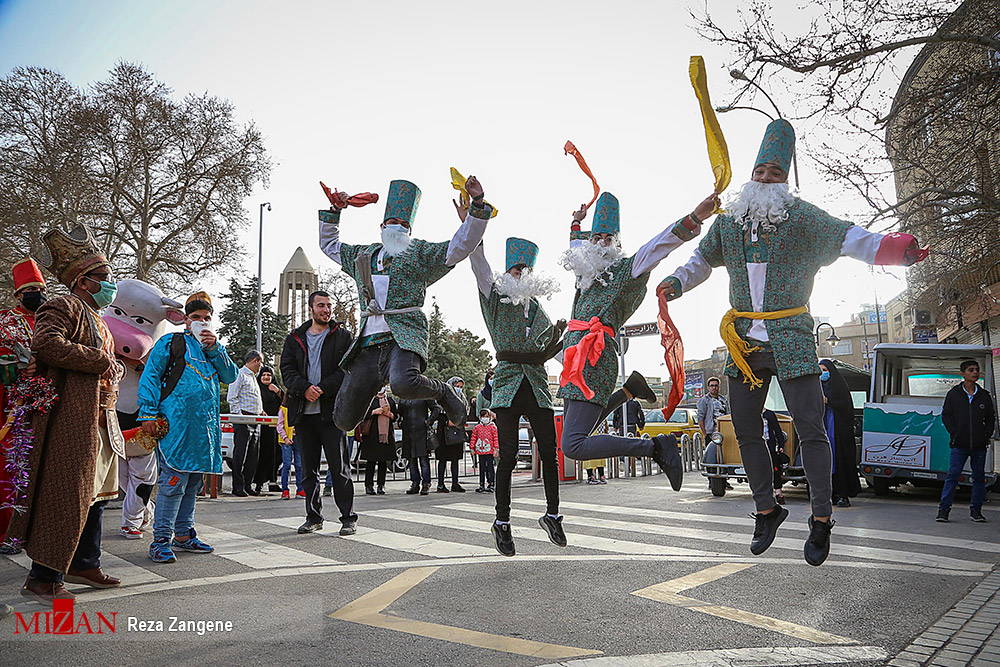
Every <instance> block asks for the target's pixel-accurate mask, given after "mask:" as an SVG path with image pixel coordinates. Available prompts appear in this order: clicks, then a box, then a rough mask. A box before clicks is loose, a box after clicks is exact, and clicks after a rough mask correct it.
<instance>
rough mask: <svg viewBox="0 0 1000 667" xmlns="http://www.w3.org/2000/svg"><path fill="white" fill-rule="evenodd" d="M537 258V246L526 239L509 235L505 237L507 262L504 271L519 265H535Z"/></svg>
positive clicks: (532, 266)
mask: <svg viewBox="0 0 1000 667" xmlns="http://www.w3.org/2000/svg"><path fill="white" fill-rule="evenodd" d="M537 258H538V246H537V245H535V244H534V243H532V242H531V241H529V240H528V239H519V238H517V237H516V236H511V237H510V238H509V239H507V264H506V269H505V270H506V271H510V270H511V268H513V267H515V266H519V265H524V266H527V267H528V268H534V267H535V260H536V259H537Z"/></svg>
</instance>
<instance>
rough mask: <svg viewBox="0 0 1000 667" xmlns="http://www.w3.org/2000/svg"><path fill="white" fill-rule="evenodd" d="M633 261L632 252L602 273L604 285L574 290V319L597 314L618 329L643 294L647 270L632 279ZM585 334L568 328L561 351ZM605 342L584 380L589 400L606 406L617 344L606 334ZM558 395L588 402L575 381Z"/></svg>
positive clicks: (613, 377) (614, 373) (615, 367)
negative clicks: (594, 364) (589, 396)
mask: <svg viewBox="0 0 1000 667" xmlns="http://www.w3.org/2000/svg"><path fill="white" fill-rule="evenodd" d="M633 262H635V255H633V256H631V257H626V258H625V259H620V260H618V261H617V262H615V263H614V264H612V265H611V266H610V267H609V268H608V269H607V270H606V271H605V272H604V273H603V274H602V275H601V278H600V279H601V280H603V281H604V282H605V283H607V284H601V283H600V282H599V281H596V280H595V281H594V284H593V285H591V286H590V287H588V288H587V289H585V290H583V291H580V292H577V294H576V301H575V302H574V304H573V319H574V320H583V321H584V322H586V321H589V320H590V318H592V317H594V316H595V315H596V316H597V317H598V318H600V320H601V322H603V323H604V324H605V325H606V326H608V327H611V329H612V330H613V331H618V330H619V329H620V328H621V327H622V325H623V324H625V321H626V320H628V318H629V317H631V316H632V313H634V312H635V311H636V310H637V309H638V308H639V305H640V304H641V303H642V300H643V298H644V297H645V296H646V283H647V282H648V281H649V272H646V273H643V274H641V275H640V276H639V277H638V278H633V277H632V264H633ZM586 334H587V332H586V331H567V332H566V334H565V336H564V337H563V350H564V351H565V350H567V349H568V348H570V347H572V346H574V345H576V344H577V343H579V342H580V340H581V339H582V338H583V337H584V336H585V335H586ZM604 345H605V347H604V353H603V354H602V355H601V358H600V359H598V361H597V366H591V365H590V364H589V363H588V364H587V365H586V367H585V368H584V369H583V379H584V381H586V383H587V386H588V387H590V388H591V390H593V392H594V397H593V398H591V399H590V400H589V402H590V403H597V404H598V405H601V406H604V405H607V403H608V399H609V398H611V392H613V391H614V388H615V380H616V379H617V378H618V343H617V342H615V339H614V338H612V337H611V336H608V335H606V334H605V336H604ZM557 396H558V397H559V398H561V399H563V400H567V399H568V400H573V401H587V398H586V397H584V395H583V391H581V390H580V388H579V387H577V386H576V385H574V384H567V385H566V386H564V387H560V388H559V392H558V393H557Z"/></svg>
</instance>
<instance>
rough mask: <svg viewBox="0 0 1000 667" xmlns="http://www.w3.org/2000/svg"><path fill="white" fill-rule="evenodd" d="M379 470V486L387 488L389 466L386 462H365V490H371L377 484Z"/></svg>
mask: <svg viewBox="0 0 1000 667" xmlns="http://www.w3.org/2000/svg"><path fill="white" fill-rule="evenodd" d="M376 468H377V469H378V485H379V487H383V486H385V473H386V471H387V470H388V468H389V465H388V464H387V463H386V462H385V461H365V488H366V489H370V488H371V487H372V486H374V484H375V469H376Z"/></svg>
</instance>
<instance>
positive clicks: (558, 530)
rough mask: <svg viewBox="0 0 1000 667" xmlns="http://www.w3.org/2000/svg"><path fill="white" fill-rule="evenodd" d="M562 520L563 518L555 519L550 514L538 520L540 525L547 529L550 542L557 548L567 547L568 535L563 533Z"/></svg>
mask: <svg viewBox="0 0 1000 667" xmlns="http://www.w3.org/2000/svg"><path fill="white" fill-rule="evenodd" d="M562 520H563V518H562V517H561V516H560V517H558V518H555V519H553V518H552V517H550V516H549V515H548V514H543V515H542V516H541V517H539V518H538V525H539V526H541V527H542V528H544V529H545V532H546V533H547V534H548V536H549V541H550V542H552V544H554V545H556V546H557V547H564V546H566V533H564V532H563V527H562Z"/></svg>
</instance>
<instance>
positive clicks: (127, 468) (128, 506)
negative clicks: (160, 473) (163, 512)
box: [118, 451, 157, 530]
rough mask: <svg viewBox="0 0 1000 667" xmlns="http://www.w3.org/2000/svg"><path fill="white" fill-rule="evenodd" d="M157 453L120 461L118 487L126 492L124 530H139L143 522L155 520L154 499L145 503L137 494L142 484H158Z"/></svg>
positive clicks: (123, 511) (123, 517) (123, 507)
mask: <svg viewBox="0 0 1000 667" xmlns="http://www.w3.org/2000/svg"><path fill="white" fill-rule="evenodd" d="M156 476H157V469H156V452H155V451H154V452H152V453H150V454H147V455H145V456H133V457H132V458H128V459H118V486H120V487H121V489H122V491H124V492H125V499H124V500H123V501H122V528H133V529H135V530H139V529H140V527H141V526H142V523H143V520H144V519H145V518H146V517H147V512H148V517H149V519H150V520H152V518H153V499H152V498H150V500H149V502H148V503H144V502H143V501H142V498H140V497H139V495H138V494H137V493H136V489H137V488H138V487H139V485H140V484H148V485H150V486H154V485H155V484H156Z"/></svg>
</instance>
